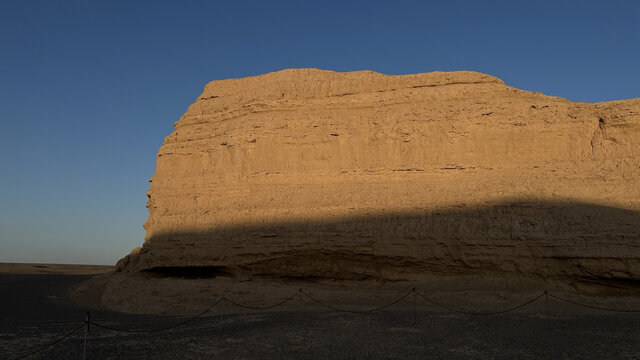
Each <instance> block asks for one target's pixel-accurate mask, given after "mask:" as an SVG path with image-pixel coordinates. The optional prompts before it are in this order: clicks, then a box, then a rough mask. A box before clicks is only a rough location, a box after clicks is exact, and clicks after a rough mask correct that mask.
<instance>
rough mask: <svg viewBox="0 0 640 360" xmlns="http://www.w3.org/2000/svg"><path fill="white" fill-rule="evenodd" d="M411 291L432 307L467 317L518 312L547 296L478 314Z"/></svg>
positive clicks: (539, 296)
mask: <svg viewBox="0 0 640 360" xmlns="http://www.w3.org/2000/svg"><path fill="white" fill-rule="evenodd" d="M413 291H414V292H415V293H416V295H418V296H420V297H421V298H423V299H425V300H426V301H428V302H430V303H432V304H433V305H436V306H439V307H441V308H443V309H447V310H449V311H453V312H457V313H460V314H467V315H499V314H504V313H508V312H510V311H515V310H518V309H520V308H522V307H525V306H527V305H529V304H531V303H533V302H535V301H536V300H538V299H540V298H541V297H543V296H545V295H547V292H546V291H545V292H543V293H542V294H540V295H537V296H536V297H534V298H532V299H530V300H528V301H526V302H524V303H522V304H520V305H517V306H514V307H510V308H508V309H504V310H498V311H486V312H482V311H480V312H478V311H467V310H462V309H456V308H454V307H451V306H448V305H444V304H441V303H439V302H436V301H434V300H432V299H431V298H428V297H426V296H424V295H422V294H421V293H419V292H418V291H416V289H415V288H414V289H413Z"/></svg>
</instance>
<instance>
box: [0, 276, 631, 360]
mask: <svg viewBox="0 0 640 360" xmlns="http://www.w3.org/2000/svg"><path fill="white" fill-rule="evenodd" d="M110 269H111V268H110V267H106V266H100V267H96V266H78V265H64V266H63V265H47V264H35V265H34V264H0V289H2V292H1V293H2V297H0V359H15V358H20V357H21V356H23V355H26V354H29V353H31V352H33V351H35V350H38V349H40V348H42V347H43V346H46V345H47V344H50V343H52V342H54V341H56V340H57V339H60V338H61V337H62V336H64V335H66V334H69V333H70V332H71V331H73V330H74V329H78V331H76V332H75V333H73V334H71V335H70V336H68V337H66V338H64V339H63V340H61V341H60V342H58V343H56V344H54V345H53V346H51V347H49V348H46V349H44V350H42V351H40V352H37V353H35V354H33V355H31V356H29V357H28V358H29V359H81V358H82V356H83V347H84V327H83V323H84V321H85V316H86V312H87V311H90V316H91V321H92V322H95V323H97V324H101V325H103V326H106V327H113V328H120V329H129V330H153V329H159V328H169V329H166V330H163V331H157V332H138V333H136V332H120V331H113V330H109V329H105V328H100V327H98V326H94V325H91V326H90V327H89V333H88V335H87V337H86V358H87V359H181V358H186V359H214V358H226V359H254V358H260V359H279V358H287V359H289V358H295V359H355V358H370V359H485V358H490V359H637V358H640V313H633V312H611V311H602V310H597V309H589V308H583V307H579V306H576V305H571V304H568V303H564V302H561V301H559V300H556V299H553V298H540V299H539V300H537V301H535V302H533V303H531V304H529V305H527V306H524V307H522V308H519V309H517V310H514V311H511V312H507V313H504V314H496V315H473V314H464V313H458V312H454V311H450V310H446V309H443V308H440V307H436V306H435V305H434V304H432V303H429V302H427V301H424V299H421V298H420V297H419V296H417V295H416V294H415V293H410V295H409V296H407V297H406V298H404V299H403V300H402V301H399V302H397V303H395V304H393V305H391V306H389V307H387V308H385V309H382V310H380V311H375V312H364V313H346V312H341V311H338V310H336V309H338V308H345V309H351V310H366V309H372V308H375V307H376V306H380V305H385V304H388V303H390V302H392V301H393V300H395V299H397V298H399V297H401V296H403V295H406V294H407V290H409V291H411V287H410V284H396V285H393V286H391V287H384V286H382V285H376V286H369V287H364V286H363V285H361V287H360V288H355V286H356V284H353V286H354V287H353V288H351V287H350V285H349V284H348V283H342V284H324V285H320V284H315V285H312V284H309V283H307V284H292V283H290V284H288V285H287V286H290V287H291V291H292V292H293V293H294V294H295V291H297V290H298V289H299V288H304V289H305V291H306V292H308V293H310V294H316V296H317V297H319V298H320V297H322V300H326V302H327V303H328V305H330V306H334V307H336V309H330V308H327V307H324V306H322V305H320V304H318V303H314V302H312V301H310V300H309V299H308V298H305V297H303V296H298V297H296V298H294V299H293V300H291V301H290V302H288V303H287V304H285V305H283V306H280V307H275V308H273V309H270V310H250V309H244V308H240V307H237V306H235V305H232V304H231V303H229V302H226V301H225V302H220V303H219V304H218V305H217V306H216V307H214V308H212V309H211V310H210V311H209V312H207V313H205V314H203V315H202V316H201V317H198V318H197V319H195V320H193V321H190V322H188V323H186V324H184V325H181V326H175V327H173V328H171V327H172V326H174V325H176V324H179V323H183V322H185V321H187V320H189V319H191V318H192V316H193V314H180V315H171V314H160V315H152V314H146V315H139V314H128V313H118V312H114V311H111V310H106V309H103V308H100V305H99V303H100V302H99V301H98V300H99V299H98V300H97V299H93V301H91V299H85V301H84V302H83V303H81V304H79V303H77V301H76V302H74V300H72V298H71V296H70V294H71V293H72V292H73V291H74V289H76V288H77V287H78V286H80V285H81V284H82V283H83V282H85V281H87V280H89V279H91V278H94V280H95V277H99V276H101V274H104V273H106V272H108V271H109V270H110ZM184 281H189V280H187V279H185V280H184ZM405 285H406V286H405ZM282 286H284V285H282ZM403 287H404V288H405V289H404V291H400V290H401V289H402V288H403ZM421 288H424V287H422V285H421ZM384 289H387V290H384ZM332 291H335V292H345V291H353V292H357V293H359V294H360V296H359V297H358V299H359V300H358V302H357V303H355V302H351V303H342V302H340V301H338V300H336V299H339V298H340V297H339V296H338V297H333V298H332V297H331V294H332ZM456 294H457V295H456ZM531 294H533V293H531ZM531 294H524V293H521V294H517V293H515V292H514V293H503V294H492V296H488V295H487V296H485V297H482V296H481V294H480V292H476V293H464V292H457V293H456V292H450V293H449V294H448V295H447V296H445V295H442V294H439V295H438V294H436V295H437V300H440V301H446V302H447V305H449V306H452V307H454V308H456V309H465V308H467V309H469V310H472V311H491V310H500V309H506V308H509V307H510V306H513V305H518V304H520V303H523V302H524V301H526V300H527V299H530V298H531ZM367 295H368V296H367ZM436 295H434V298H435V296H436ZM234 296H241V294H234ZM567 296H568V295H567ZM96 297H99V294H96ZM478 299H480V300H483V299H485V300H486V299H494V301H493V302H492V303H491V302H488V301H484V304H483V301H479V300H478ZM573 299H580V301H583V302H586V303H589V304H601V305H602V304H605V305H607V306H609V307H613V308H619V309H622V308H624V309H627V310H629V309H633V308H635V309H640V301H636V302H635V303H634V302H633V298H631V300H629V299H627V300H626V301H624V302H609V303H607V302H606V299H604V298H602V297H601V296H600V297H599V296H590V297H580V298H578V297H573ZM217 300H218V299H211V302H212V304H213V303H215V302H216V301H217ZM234 300H236V301H238V302H241V301H242V300H246V299H241V298H239V297H236V298H234ZM248 301H249V300H247V303H245V304H249V303H248Z"/></svg>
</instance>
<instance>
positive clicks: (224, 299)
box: [12, 288, 640, 360]
mask: <svg viewBox="0 0 640 360" xmlns="http://www.w3.org/2000/svg"><path fill="white" fill-rule="evenodd" d="M412 294H413V295H414V297H415V296H417V297H418V298H422V299H423V300H425V301H426V302H427V303H430V304H432V305H435V306H437V307H439V308H442V309H444V310H448V311H452V312H455V313H459V314H466V315H478V316H482V315H500V314H505V313H509V312H512V311H516V310H518V309H521V308H523V307H526V306H527V305H530V304H532V303H534V302H536V301H538V300H540V299H541V298H543V297H544V298H545V299H547V310H546V313H547V317H548V315H549V314H548V312H549V311H548V299H549V298H552V299H555V300H558V301H560V302H563V303H566V304H571V305H575V306H579V307H583V308H588V309H593V310H600V311H607V312H618V313H640V309H638V310H635V309H614V308H607V307H602V306H595V305H589V304H584V303H581V302H578V301H574V300H570V299H566V298H564V297H560V296H557V295H554V294H551V293H550V292H549V291H546V290H545V291H544V292H542V293H540V294H538V295H536V296H534V297H532V298H531V299H529V300H527V301H525V302H523V303H521V304H518V305H515V306H511V307H508V308H506V309H503V310H496V311H487V312H478V311H469V310H464V309H459V308H456V307H453V306H449V305H445V304H442V303H440V302H438V301H435V300H433V299H431V298H430V297H428V296H426V295H424V294H422V293H421V292H419V291H418V290H416V288H412V289H411V290H410V291H409V292H407V293H406V294H404V295H402V296H400V297H398V298H397V299H395V300H393V301H391V302H389V303H387V304H385V305H381V306H377V307H374V308H371V309H365V310H348V309H344V308H341V307H338V306H334V305H332V304H329V303H327V302H324V301H321V300H319V299H318V298H316V297H314V296H313V295H311V294H309V293H308V292H306V291H304V290H303V289H299V290H298V291H296V292H295V293H294V294H292V295H291V296H289V297H287V298H285V299H283V300H281V301H278V302H276V303H274V304H272V305H267V306H250V305H245V304H242V303H239V302H237V301H234V300H231V299H229V298H227V297H224V296H223V297H221V298H219V299H218V300H217V301H215V302H214V303H213V304H211V305H210V306H209V307H207V308H206V309H204V310H203V311H201V312H199V313H198V314H196V315H194V316H192V317H189V318H188V319H186V320H184V321H181V322H178V323H175V324H173V325H169V326H165V327H159V328H153V329H126V328H119V327H116V326H111V325H106V324H104V323H99V322H95V321H93V320H91V318H90V313H89V312H87V317H86V319H85V321H84V322H83V323H81V324H79V326H77V327H75V328H74V329H73V330H71V331H69V332H68V333H66V334H64V335H63V336H61V337H59V338H57V339H56V340H54V341H52V342H50V343H48V344H45V345H43V346H40V347H38V348H36V349H34V350H32V351H31V352H28V353H26V354H24V355H21V356H19V357H17V358H14V359H12V360H19V359H25V358H28V357H30V356H33V355H35V354H38V353H40V352H42V351H45V350H47V349H49V348H51V347H53V346H54V345H56V344H58V343H60V342H61V341H63V340H64V339H66V338H68V337H70V336H72V335H74V334H75V333H76V332H78V331H79V330H80V329H82V328H84V329H85V332H84V342H83V343H84V345H83V359H84V358H85V354H86V346H87V338H88V335H89V328H90V326H95V327H98V328H102V329H105V330H110V331H115V332H125V333H154V332H160V331H167V330H171V329H175V328H178V327H181V326H185V325H187V324H189V323H191V322H193V321H195V320H197V319H199V318H201V317H203V316H204V315H205V314H207V313H208V312H210V311H211V310H213V308H215V307H216V306H218V305H220V304H221V303H222V302H227V303H229V304H231V305H233V306H236V307H239V308H242V309H247V310H269V309H273V308H276V307H279V306H282V305H284V304H286V303H287V302H289V301H292V300H293V299H295V298H296V297H299V296H304V297H306V298H308V299H309V300H311V301H312V302H314V303H316V304H318V305H321V306H323V307H325V308H327V309H330V310H333V311H336V312H342V313H353V314H365V313H373V312H377V311H381V310H384V309H387V308H389V307H391V306H393V305H395V304H397V303H399V302H401V301H403V300H405V299H406V298H408V297H409V296H411V295H412ZM413 305H414V317H415V302H414V303H413ZM63 322H64V323H74V321H71V320H70V321H60V322H59V323H63ZM414 323H415V321H414ZM76 324H78V323H77V322H76Z"/></svg>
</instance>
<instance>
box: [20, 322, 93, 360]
mask: <svg viewBox="0 0 640 360" xmlns="http://www.w3.org/2000/svg"><path fill="white" fill-rule="evenodd" d="M83 327H85V323H82V325H80V326H78V327H77V328H75V329H73V330H71V331H70V332H68V333H67V334H65V335H63V336H62V337H59V338H58V339H56V340H54V341H53V342H50V343H48V344H46V345H44V346H41V347H39V348H37V349H35V350H33V351H31V352H30V353H28V354H24V355H22V356H19V357H17V358H15V359H13V360H20V359H24V358H27V357H29V356H31V355H35V354H37V353H39V352H41V351H45V350H46V349H48V348H50V347H52V346H53V345H55V344H57V343H59V342H61V341H62V340H64V339H66V338H68V337H69V336H71V335H73V334H75V333H76V332H77V331H78V330H80V329H82V328H83Z"/></svg>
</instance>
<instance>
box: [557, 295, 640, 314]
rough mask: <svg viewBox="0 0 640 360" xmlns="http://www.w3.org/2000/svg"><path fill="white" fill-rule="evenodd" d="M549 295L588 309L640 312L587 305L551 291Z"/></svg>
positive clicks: (637, 311) (639, 311)
mask: <svg viewBox="0 0 640 360" xmlns="http://www.w3.org/2000/svg"><path fill="white" fill-rule="evenodd" d="M547 294H548V295H549V297H550V298H553V299H556V300H560V301H562V302H566V303H568V304H572V305H577V306H581V307H584V308H588V309H595V310H601V311H611V312H622V313H640V310H626V309H611V308H605V307H600V306H595V305H587V304H582V303H579V302H576V301H573V300H569V299H565V298H562V297H559V296H556V295H553V294H551V293H547Z"/></svg>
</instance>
